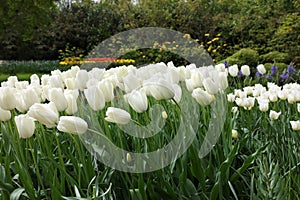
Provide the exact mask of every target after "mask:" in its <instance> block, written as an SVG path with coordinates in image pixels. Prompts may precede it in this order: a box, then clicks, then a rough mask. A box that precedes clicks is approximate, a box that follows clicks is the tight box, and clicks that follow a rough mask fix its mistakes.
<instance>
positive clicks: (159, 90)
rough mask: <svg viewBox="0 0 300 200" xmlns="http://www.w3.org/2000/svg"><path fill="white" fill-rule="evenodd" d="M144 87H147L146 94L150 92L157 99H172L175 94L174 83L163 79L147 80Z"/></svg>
mask: <svg viewBox="0 0 300 200" xmlns="http://www.w3.org/2000/svg"><path fill="white" fill-rule="evenodd" d="M144 88H145V89H146V94H147V93H148V94H149V93H150V94H151V96H153V97H154V98H155V99H156V100H162V99H171V98H173V97H174V96H175V91H174V88H173V86H172V84H170V83H169V82H167V81H165V80H163V79H159V80H151V81H149V82H146V83H144Z"/></svg>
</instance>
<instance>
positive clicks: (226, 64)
mask: <svg viewBox="0 0 300 200" xmlns="http://www.w3.org/2000/svg"><path fill="white" fill-rule="evenodd" d="M224 65H225V68H226V69H228V67H229V65H228V62H227V61H225V62H224Z"/></svg>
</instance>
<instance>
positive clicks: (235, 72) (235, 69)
mask: <svg viewBox="0 0 300 200" xmlns="http://www.w3.org/2000/svg"><path fill="white" fill-rule="evenodd" d="M228 72H229V74H230V76H232V77H236V76H237V75H238V73H239V68H238V66H237V65H232V66H230V67H229V68H228Z"/></svg>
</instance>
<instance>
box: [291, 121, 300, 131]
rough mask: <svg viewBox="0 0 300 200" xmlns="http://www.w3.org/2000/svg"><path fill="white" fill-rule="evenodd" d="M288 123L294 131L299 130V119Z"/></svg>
mask: <svg viewBox="0 0 300 200" xmlns="http://www.w3.org/2000/svg"><path fill="white" fill-rule="evenodd" d="M290 124H291V126H292V129H293V130H294V131H299V130H300V120H298V121H290Z"/></svg>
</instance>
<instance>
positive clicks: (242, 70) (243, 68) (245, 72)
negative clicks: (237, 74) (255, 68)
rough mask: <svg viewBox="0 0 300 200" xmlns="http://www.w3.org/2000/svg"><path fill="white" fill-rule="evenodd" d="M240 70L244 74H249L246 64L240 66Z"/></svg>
mask: <svg viewBox="0 0 300 200" xmlns="http://www.w3.org/2000/svg"><path fill="white" fill-rule="evenodd" d="M241 72H242V73H243V75H244V76H249V75H250V73H251V72H250V68H249V66H248V65H243V66H241Z"/></svg>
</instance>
